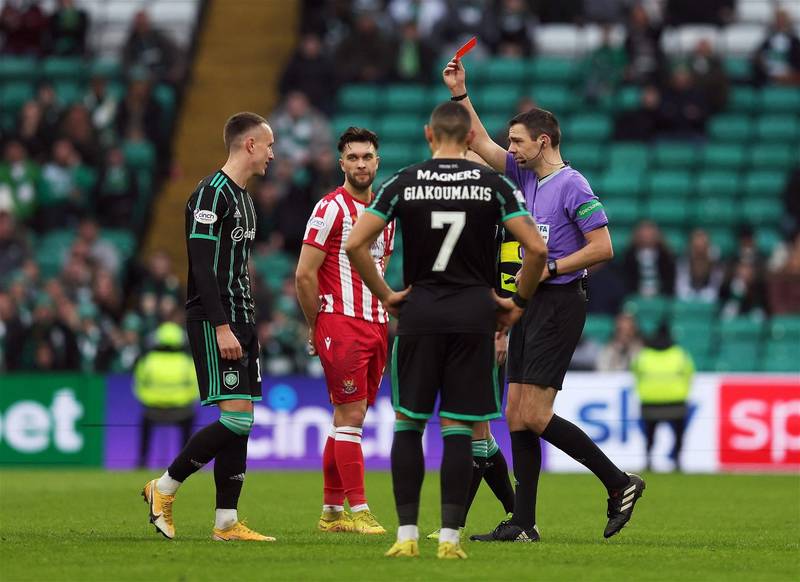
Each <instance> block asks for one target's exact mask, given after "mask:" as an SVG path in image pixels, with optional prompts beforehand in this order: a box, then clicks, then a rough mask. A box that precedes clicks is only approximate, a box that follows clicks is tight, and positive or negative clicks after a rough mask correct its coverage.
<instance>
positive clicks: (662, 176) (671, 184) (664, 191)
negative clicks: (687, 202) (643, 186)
mask: <svg viewBox="0 0 800 582" xmlns="http://www.w3.org/2000/svg"><path fill="white" fill-rule="evenodd" d="M692 190H693V188H692V178H691V176H690V175H689V174H687V173H686V172H681V171H679V170H662V171H659V172H651V174H650V187H649V191H650V197H651V198H656V199H674V198H675V197H680V198H685V197H687V196H689V195H691V194H692Z"/></svg>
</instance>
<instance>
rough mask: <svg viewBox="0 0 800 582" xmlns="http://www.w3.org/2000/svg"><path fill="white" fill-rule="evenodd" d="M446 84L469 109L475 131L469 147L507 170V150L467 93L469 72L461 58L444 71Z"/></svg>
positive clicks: (492, 165) (452, 62)
mask: <svg viewBox="0 0 800 582" xmlns="http://www.w3.org/2000/svg"><path fill="white" fill-rule="evenodd" d="M442 79H443V80H444V84H445V85H446V86H447V88H448V89H450V94H451V95H452V98H451V99H452V100H453V101H457V102H458V103H460V104H461V105H463V106H464V108H465V109H466V110H467V111H469V117H470V121H471V122H472V130H473V132H474V133H475V136H474V137H473V139H472V141H471V142H470V144H469V147H470V149H471V150H472V151H474V152H475V153H476V154H478V155H479V156H480V157H481V158H483V159H484V160H485V161H486V163H488V164H489V165H490V166H491V167H492V168H494V169H495V170H496V171H498V172H500V173H501V174H502V173H504V172H505V171H506V153H507V152H506V150H504V149H503V148H502V147H501V146H499V145H498V144H497V143H496V142H495V141H494V140H493V139H492V138H491V136H490V135H489V132H488V131H486V128H485V127H483V123H481V119H480V117H478V113H477V112H476V111H475V107H473V106H472V101H470V98H469V95H467V72H466V71H465V70H464V64H463V63H462V62H461V59H458V60H456V59H453V60H451V61H450V62H449V63H447V66H446V67H445V68H444V71H442Z"/></svg>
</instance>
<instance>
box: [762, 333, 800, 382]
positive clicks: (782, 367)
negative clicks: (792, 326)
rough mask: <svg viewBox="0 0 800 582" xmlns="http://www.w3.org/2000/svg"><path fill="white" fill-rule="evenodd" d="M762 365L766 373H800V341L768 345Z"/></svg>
mask: <svg viewBox="0 0 800 582" xmlns="http://www.w3.org/2000/svg"><path fill="white" fill-rule="evenodd" d="M761 363H762V365H761V370H762V371H764V372H793V373H794V374H798V373H800V340H798V342H791V343H789V342H770V343H768V344H767V349H766V353H765V354H764V358H763V359H762V361H761Z"/></svg>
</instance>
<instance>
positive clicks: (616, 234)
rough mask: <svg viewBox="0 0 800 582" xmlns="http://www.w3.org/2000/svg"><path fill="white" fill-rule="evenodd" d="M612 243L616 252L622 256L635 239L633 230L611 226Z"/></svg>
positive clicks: (627, 227)
mask: <svg viewBox="0 0 800 582" xmlns="http://www.w3.org/2000/svg"><path fill="white" fill-rule="evenodd" d="M610 230H611V242H612V244H613V245H614V252H615V253H617V254H620V255H621V254H622V253H623V252H625V249H627V248H628V246H630V242H631V238H633V228H631V227H629V226H616V225H613V224H612V225H611V229H610Z"/></svg>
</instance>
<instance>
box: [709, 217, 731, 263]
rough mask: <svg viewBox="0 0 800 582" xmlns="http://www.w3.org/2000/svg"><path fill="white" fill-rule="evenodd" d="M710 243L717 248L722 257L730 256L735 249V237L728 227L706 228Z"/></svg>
mask: <svg viewBox="0 0 800 582" xmlns="http://www.w3.org/2000/svg"><path fill="white" fill-rule="evenodd" d="M712 224H713V221H712ZM706 232H707V233H708V238H710V239H711V244H712V245H714V246H715V247H717V249H719V252H720V255H722V257H730V256H731V255H733V252H734V251H735V250H736V237H735V234H734V232H733V231H732V230H731V229H730V228H707V229H706Z"/></svg>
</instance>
